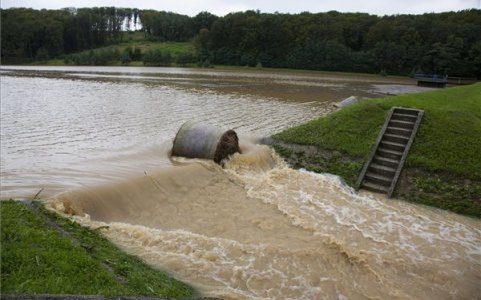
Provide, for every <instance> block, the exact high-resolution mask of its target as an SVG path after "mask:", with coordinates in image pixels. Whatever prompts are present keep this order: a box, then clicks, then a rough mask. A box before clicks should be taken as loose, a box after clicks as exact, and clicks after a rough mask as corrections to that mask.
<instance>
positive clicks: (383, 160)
mask: <svg viewBox="0 0 481 300" xmlns="http://www.w3.org/2000/svg"><path fill="white" fill-rule="evenodd" d="M373 161H374V162H375V163H377V164H378V165H382V166H386V167H390V168H396V167H397V166H398V165H399V159H391V158H387V157H382V156H379V155H376V156H374V159H373Z"/></svg>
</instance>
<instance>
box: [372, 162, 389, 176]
mask: <svg viewBox="0 0 481 300" xmlns="http://www.w3.org/2000/svg"><path fill="white" fill-rule="evenodd" d="M367 170H368V171H370V172H372V173H376V174H379V175H384V176H393V175H394V173H396V169H395V168H391V167H387V166H383V165H378V164H376V163H372V164H371V165H370V166H369V169H367Z"/></svg>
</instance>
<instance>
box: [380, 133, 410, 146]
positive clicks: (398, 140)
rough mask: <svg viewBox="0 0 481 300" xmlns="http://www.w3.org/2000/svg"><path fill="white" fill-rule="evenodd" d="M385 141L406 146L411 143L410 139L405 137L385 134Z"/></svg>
mask: <svg viewBox="0 0 481 300" xmlns="http://www.w3.org/2000/svg"><path fill="white" fill-rule="evenodd" d="M383 140H386V141H388V142H394V143H399V144H403V145H406V144H407V143H408V141H409V137H406V136H404V135H398V134H391V133H385V134H384V137H383Z"/></svg>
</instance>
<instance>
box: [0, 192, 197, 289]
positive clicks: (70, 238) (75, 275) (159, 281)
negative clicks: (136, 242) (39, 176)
mask: <svg viewBox="0 0 481 300" xmlns="http://www.w3.org/2000/svg"><path fill="white" fill-rule="evenodd" d="M0 214H1V275H2V276H1V294H2V295H5V294H74V295H78V294H83V295H106V296H114V295H135V296H165V297H176V298H184V299H185V298H189V297H192V296H193V295H194V294H195V291H194V290H193V289H192V288H191V287H189V286H187V285H186V284H184V283H182V282H179V281H177V280H175V279H173V278H171V277H169V276H168V275H166V274H165V273H162V272H160V271H158V270H154V269H152V268H150V267H148V266H147V265H145V264H144V263H143V262H142V261H141V260H139V259H137V258H135V257H133V256H130V255H127V254H125V253H123V252H122V251H120V250H119V249H118V248H116V247H115V246H114V245H113V244H112V243H110V242H109V241H108V240H106V239H105V238H103V237H102V236H101V235H100V234H99V233H97V232H96V231H92V230H89V229H87V228H85V227H82V226H80V225H78V224H77V223H74V222H72V221H70V220H68V219H65V218H62V217H60V216H57V215H55V214H53V213H51V212H49V211H47V210H45V209H44V208H43V206H41V205H40V204H39V203H38V202H37V203H36V202H33V203H32V204H31V205H25V204H23V203H20V202H15V201H0Z"/></svg>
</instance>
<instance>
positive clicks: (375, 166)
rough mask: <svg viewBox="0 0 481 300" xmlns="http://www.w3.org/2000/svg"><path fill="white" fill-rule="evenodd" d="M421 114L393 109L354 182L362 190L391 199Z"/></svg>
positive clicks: (409, 109) (416, 110)
mask: <svg viewBox="0 0 481 300" xmlns="http://www.w3.org/2000/svg"><path fill="white" fill-rule="evenodd" d="M423 114H424V111H423V110H419V109H412V108H404V107H393V108H392V109H391V111H390V112H389V115H388V116H387V118H386V121H385V122H384V126H383V127H382V129H381V132H380V133H379V136H378V137H377V140H376V144H375V146H374V148H373V151H372V153H371V155H370V156H369V159H368V161H367V162H366V164H365V165H364V167H363V169H362V171H361V174H360V175H359V178H358V180H357V184H356V187H357V189H360V188H363V189H366V190H370V191H373V192H376V193H383V194H386V193H387V196H388V198H391V196H392V194H393V192H394V188H395V187H396V183H397V180H398V178H399V175H400V174H401V170H402V168H403V165H404V162H405V161H406V158H407V155H408V152H409V148H411V145H412V143H413V141H414V137H415V136H416V132H417V130H418V127H419V124H420V123H421V120H422V118H423Z"/></svg>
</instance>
